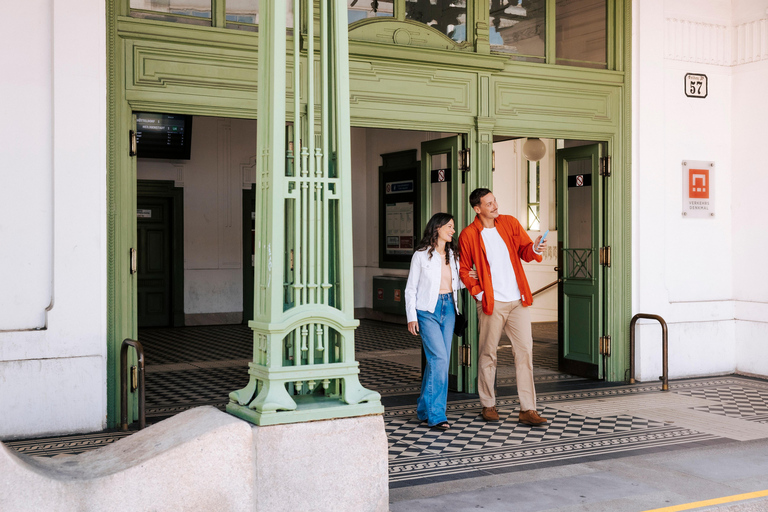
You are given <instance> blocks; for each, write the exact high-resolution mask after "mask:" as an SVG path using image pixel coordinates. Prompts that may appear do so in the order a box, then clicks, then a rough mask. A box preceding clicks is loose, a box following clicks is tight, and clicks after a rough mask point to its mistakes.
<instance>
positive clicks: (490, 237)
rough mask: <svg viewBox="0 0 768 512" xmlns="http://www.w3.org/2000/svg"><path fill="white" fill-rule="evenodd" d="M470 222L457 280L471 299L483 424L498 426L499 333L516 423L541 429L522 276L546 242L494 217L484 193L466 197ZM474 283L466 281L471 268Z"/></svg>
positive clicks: (508, 218)
mask: <svg viewBox="0 0 768 512" xmlns="http://www.w3.org/2000/svg"><path fill="white" fill-rule="evenodd" d="M469 204H470V205H471V206H472V208H473V209H474V210H475V213H476V216H475V220H474V221H473V222H472V223H471V224H470V225H469V226H467V227H466V228H465V229H464V230H463V231H462V232H461V235H460V236H459V246H460V248H461V259H460V262H461V268H460V270H459V275H460V276H461V280H462V281H463V282H464V284H465V285H466V287H467V289H468V290H469V293H471V294H472V295H473V296H474V297H475V299H477V301H478V304H477V316H478V319H479V323H480V341H479V345H480V348H479V351H478V366H479V368H478V377H477V381H478V382H477V388H478V393H479V394H480V405H482V407H483V410H482V416H483V419H484V420H485V421H498V420H499V413H498V412H497V411H496V394H495V390H494V383H495V380H496V350H497V348H498V345H499V339H500V338H501V332H502V330H504V331H506V333H507V336H508V337H509V339H510V340H511V341H512V353H513V354H514V357H515V370H516V372H517V393H518V397H519V399H520V414H519V421H520V423H524V424H526V425H532V426H536V425H543V424H545V423H546V422H547V420H546V419H544V418H542V417H541V416H539V414H538V412H536V390H535V389H534V386H533V337H532V335H531V315H530V312H529V311H528V306H530V305H531V304H533V296H532V295H531V289H530V287H529V286H528V280H527V279H526V278H525V272H524V271H523V265H522V263H521V260H523V261H533V260H536V261H541V259H542V258H541V252H542V250H543V249H544V248H546V246H547V245H546V240H544V241H541V237H540V236H539V237H538V238H537V239H536V245H534V243H533V242H531V239H530V237H529V236H528V234H527V233H526V232H525V230H524V229H523V227H522V226H521V225H520V222H518V220H517V219H516V218H514V217H512V216H511V215H499V207H498V205H497V204H496V198H495V197H494V195H493V193H492V192H491V191H490V190H488V189H487V188H478V189H476V190H475V191H474V192H472V194H470V196H469ZM473 265H474V266H475V268H476V271H477V279H475V278H473V277H471V276H470V271H471V270H472V266H473Z"/></svg>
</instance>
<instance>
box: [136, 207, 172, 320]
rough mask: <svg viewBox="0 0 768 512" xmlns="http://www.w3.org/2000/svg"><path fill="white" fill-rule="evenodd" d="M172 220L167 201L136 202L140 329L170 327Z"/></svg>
mask: <svg viewBox="0 0 768 512" xmlns="http://www.w3.org/2000/svg"><path fill="white" fill-rule="evenodd" d="M171 216H172V211H171V199H170V198H166V197H138V198H137V201H136V227H137V238H138V239H137V260H138V261H137V287H138V308H139V311H138V323H139V327H167V326H170V325H172V316H171V313H172V268H171V261H172V259H171V256H172V255H171V247H172V243H171V242H172V238H171V226H172V223H171V218H172V217H171Z"/></svg>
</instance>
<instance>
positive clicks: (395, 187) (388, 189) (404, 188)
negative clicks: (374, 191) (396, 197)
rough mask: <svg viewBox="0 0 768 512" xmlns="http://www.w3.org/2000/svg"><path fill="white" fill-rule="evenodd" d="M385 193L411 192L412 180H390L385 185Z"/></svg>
mask: <svg viewBox="0 0 768 512" xmlns="http://www.w3.org/2000/svg"><path fill="white" fill-rule="evenodd" d="M384 192H385V193H386V194H406V193H408V192H413V180H407V181H390V182H388V183H387V184H386V185H385V190H384Z"/></svg>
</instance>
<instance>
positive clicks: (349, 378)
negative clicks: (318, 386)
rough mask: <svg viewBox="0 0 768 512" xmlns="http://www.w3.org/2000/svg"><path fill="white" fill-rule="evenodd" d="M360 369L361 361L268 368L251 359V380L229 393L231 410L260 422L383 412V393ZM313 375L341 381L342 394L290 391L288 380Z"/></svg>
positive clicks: (273, 423) (248, 419) (268, 423)
mask: <svg viewBox="0 0 768 512" xmlns="http://www.w3.org/2000/svg"><path fill="white" fill-rule="evenodd" d="M359 371H360V370H359V369H358V363H357V361H352V362H350V363H332V364H326V365H317V366H305V367H299V368H296V367H284V368H265V367H263V366H259V365H257V364H254V363H250V370H249V373H250V374H251V381H250V382H249V383H248V385H247V386H246V387H245V388H243V389H241V390H238V391H233V392H232V393H230V394H229V399H230V403H229V404H228V405H227V412H229V413H231V414H233V415H235V416H237V417H239V418H242V419H244V420H246V421H250V422H251V423H255V424H256V425H276V424H281V423H295V422H300V421H312V420H326V419H332V418H348V417H351V416H362V415H369V414H382V413H383V412H384V407H383V406H382V405H381V395H380V394H379V393H377V392H376V391H371V390H369V389H367V388H365V387H363V386H362V385H361V384H360V380H359V378H358V373H359ZM309 378H314V379H317V380H320V381H322V380H326V379H327V380H326V382H327V383H328V384H330V381H331V380H333V381H339V382H341V389H342V391H341V395H339V394H331V395H327V394H326V395H320V394H299V395H291V394H289V393H288V389H287V387H286V385H287V384H289V383H294V382H296V381H297V380H298V379H302V380H303V381H304V382H306V381H307V380H306V379H309ZM259 383H261V385H260V386H259ZM257 390H258V394H256V396H255V398H253V399H252V400H251V398H252V397H253V396H254V394H255V393H256V391H257Z"/></svg>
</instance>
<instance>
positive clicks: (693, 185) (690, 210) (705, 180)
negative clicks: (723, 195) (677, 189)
mask: <svg viewBox="0 0 768 512" xmlns="http://www.w3.org/2000/svg"><path fill="white" fill-rule="evenodd" d="M714 179H715V162H697V161H692V160H688V161H685V162H683V217H686V218H690V217H705V218H710V217H714V216H715V189H714V186H713V184H714Z"/></svg>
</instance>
